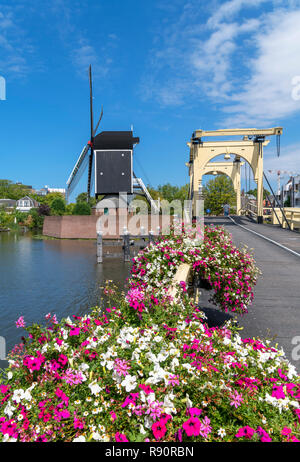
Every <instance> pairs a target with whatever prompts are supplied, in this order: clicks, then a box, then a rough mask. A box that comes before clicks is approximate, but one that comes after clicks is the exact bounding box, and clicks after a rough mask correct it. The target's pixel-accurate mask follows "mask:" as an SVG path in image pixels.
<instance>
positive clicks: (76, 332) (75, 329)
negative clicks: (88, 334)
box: [69, 327, 80, 337]
mask: <svg viewBox="0 0 300 462" xmlns="http://www.w3.org/2000/svg"><path fill="white" fill-rule="evenodd" d="M69 335H70V337H71V336H73V335H80V327H72V328H71V330H70V333H69Z"/></svg>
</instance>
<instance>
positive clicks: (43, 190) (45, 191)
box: [34, 185, 66, 197]
mask: <svg viewBox="0 0 300 462" xmlns="http://www.w3.org/2000/svg"><path fill="white" fill-rule="evenodd" d="M34 193H35V194H36V195H37V196H47V194H50V193H60V194H62V195H63V196H64V197H65V196H66V190H65V188H49V186H47V185H46V186H45V187H44V188H41V189H37V190H35V191H34Z"/></svg>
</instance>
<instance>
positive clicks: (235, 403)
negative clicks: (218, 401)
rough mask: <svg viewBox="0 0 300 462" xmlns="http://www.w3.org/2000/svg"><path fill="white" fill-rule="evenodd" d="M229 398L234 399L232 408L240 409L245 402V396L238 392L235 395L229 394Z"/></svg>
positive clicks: (231, 404)
mask: <svg viewBox="0 0 300 462" xmlns="http://www.w3.org/2000/svg"><path fill="white" fill-rule="evenodd" d="M229 396H230V398H231V399H232V401H231V403H230V406H234V407H235V408H238V407H239V406H240V405H241V403H242V402H243V401H244V398H243V396H242V395H240V394H239V393H238V392H237V391H236V390H234V392H233V393H229Z"/></svg>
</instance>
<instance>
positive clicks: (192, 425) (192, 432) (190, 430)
mask: <svg viewBox="0 0 300 462" xmlns="http://www.w3.org/2000/svg"><path fill="white" fill-rule="evenodd" d="M200 427H201V422H200V420H199V419H198V417H190V418H189V419H188V420H187V421H186V422H184V423H183V425H182V428H183V429H184V431H185V433H186V434H187V436H198V435H199V433H200Z"/></svg>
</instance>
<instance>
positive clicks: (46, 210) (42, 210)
mask: <svg viewBox="0 0 300 462" xmlns="http://www.w3.org/2000/svg"><path fill="white" fill-rule="evenodd" d="M37 211H38V214H39V215H43V216H49V215H51V208H50V207H49V205H47V204H41V205H40V206H39V208H38V210H37Z"/></svg>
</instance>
